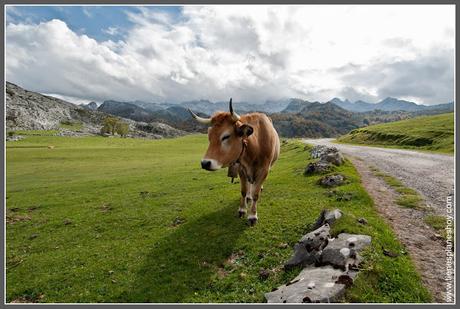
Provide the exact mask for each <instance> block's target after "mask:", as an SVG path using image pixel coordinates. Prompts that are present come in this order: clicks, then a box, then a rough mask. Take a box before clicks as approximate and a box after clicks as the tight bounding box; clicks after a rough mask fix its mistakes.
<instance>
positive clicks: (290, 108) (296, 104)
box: [281, 99, 311, 113]
mask: <svg viewBox="0 0 460 309" xmlns="http://www.w3.org/2000/svg"><path fill="white" fill-rule="evenodd" d="M309 104H311V102H308V101H304V100H301V99H290V100H289V104H288V105H287V106H286V108H284V109H283V110H282V111H281V112H282V113H298V112H300V111H301V110H302V109H304V108H305V107H306V106H307V105H309Z"/></svg>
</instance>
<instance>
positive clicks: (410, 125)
mask: <svg viewBox="0 0 460 309" xmlns="http://www.w3.org/2000/svg"><path fill="white" fill-rule="evenodd" d="M338 141H339V142H343V143H353V144H367V145H383V146H397V147H404V148H415V149H424V150H432V151H438V152H447V153H453V152H454V113H447V114H439V115H434V116H422V117H416V118H412V119H407V120H403V121H396V122H390V123H385V124H379V125H373V126H369V127H365V128H359V129H356V130H352V131H351V132H349V133H348V134H346V135H344V136H342V137H340V138H339V139H338Z"/></svg>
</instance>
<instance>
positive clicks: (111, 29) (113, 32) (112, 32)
mask: <svg viewBox="0 0 460 309" xmlns="http://www.w3.org/2000/svg"><path fill="white" fill-rule="evenodd" d="M102 32H104V33H107V34H108V35H117V34H119V33H120V29H118V27H108V28H107V29H102Z"/></svg>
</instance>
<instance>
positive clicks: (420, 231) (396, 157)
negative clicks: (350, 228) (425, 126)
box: [304, 139, 454, 303]
mask: <svg viewBox="0 0 460 309" xmlns="http://www.w3.org/2000/svg"><path fill="white" fill-rule="evenodd" d="M304 142H306V143H309V144H313V145H327V146H334V147H337V148H338V149H339V150H340V151H341V152H342V153H343V154H344V155H345V156H347V157H348V158H349V159H351V161H352V163H353V165H354V166H355V167H356V169H357V171H358V172H359V174H360V175H361V179H362V182H363V186H364V188H365V189H366V191H367V192H368V193H369V194H370V195H371V196H372V198H373V200H374V203H375V207H376V208H377V211H378V212H379V213H380V214H381V215H382V216H383V217H384V218H385V219H386V221H387V223H388V224H389V225H390V226H391V227H392V228H393V230H394V232H395V233H396V235H397V237H398V239H399V240H400V241H401V243H402V244H403V245H404V246H405V248H406V250H407V252H408V253H409V254H410V256H411V258H412V260H413V261H414V263H415V266H416V268H417V270H418V271H419V273H420V275H421V279H422V282H423V283H424V285H425V286H426V287H427V289H428V290H429V291H430V292H431V294H432V296H433V300H434V302H439V303H444V302H451V301H452V299H451V298H450V297H449V295H447V293H446V291H447V282H446V280H445V278H446V269H445V268H446V264H445V261H446V253H445V249H446V242H445V241H444V240H443V239H441V238H440V237H439V235H438V234H436V231H435V230H433V229H432V228H431V227H429V226H428V225H427V224H426V223H425V222H424V217H425V216H426V215H427V214H429V213H432V212H433V213H436V214H438V215H446V198H447V196H448V195H449V194H452V193H453V185H454V158H453V156H449V155H440V154H430V153H421V152H416V151H409V150H402V149H388V148H376V147H366V146H355V145H344V144H334V143H332V139H315V140H310V139H309V140H304ZM370 166H375V167H377V168H378V169H379V170H380V171H383V172H385V173H386V174H390V175H392V176H394V177H396V178H398V179H399V180H400V181H401V182H403V183H404V184H405V185H406V186H407V187H410V188H412V189H415V190H417V191H418V192H419V193H420V194H421V195H422V196H423V197H424V199H425V201H426V203H427V205H428V206H431V207H430V208H431V209H430V210H431V211H432V212H431V211H425V210H420V209H415V208H406V207H401V206H400V205H397V204H396V203H395V200H396V198H397V197H398V195H399V194H398V193H397V192H396V191H394V189H393V188H391V187H390V186H388V185H387V184H386V183H385V181H384V180H383V179H382V178H381V177H377V176H375V175H374V173H373V172H372V171H371V169H370V168H369V167H370ZM451 279H452V280H453V277H451ZM451 282H453V281H451Z"/></svg>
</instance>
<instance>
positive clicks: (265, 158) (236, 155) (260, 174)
mask: <svg viewBox="0 0 460 309" xmlns="http://www.w3.org/2000/svg"><path fill="white" fill-rule="evenodd" d="M229 105H230V112H218V113H216V114H214V115H213V116H212V118H208V119H206V118H202V117H199V116H197V115H195V114H194V113H193V112H192V111H191V110H189V111H190V113H191V114H192V116H193V118H195V119H196V120H197V121H199V122H200V123H204V124H208V125H210V127H209V128H208V139H209V147H208V150H207V151H206V154H205V155H204V158H203V159H202V160H201V167H202V168H204V169H206V170H208V171H215V170H218V169H219V168H225V167H228V166H229V165H232V164H234V163H239V169H238V174H239V176H240V179H241V202H240V208H239V216H240V217H242V216H244V214H245V213H246V209H247V208H248V207H250V209H249V214H248V221H249V224H250V225H254V224H255V223H256V222H257V201H258V200H259V195H260V191H261V188H262V184H263V182H264V180H265V178H267V175H268V172H269V170H270V168H271V167H272V166H273V164H274V163H275V161H276V160H277V159H278V156H279V153H280V141H279V137H278V133H277V132H276V130H275V128H274V127H273V124H272V121H271V119H270V118H268V116H267V115H265V114H262V113H251V114H246V115H242V116H239V115H238V114H237V113H235V112H234V111H233V107H232V99H230V103H229Z"/></svg>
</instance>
